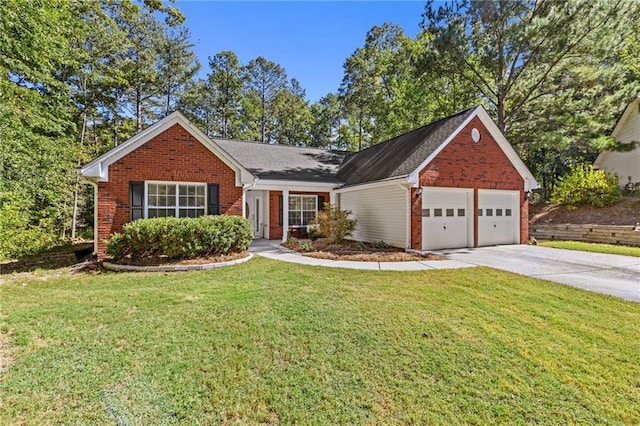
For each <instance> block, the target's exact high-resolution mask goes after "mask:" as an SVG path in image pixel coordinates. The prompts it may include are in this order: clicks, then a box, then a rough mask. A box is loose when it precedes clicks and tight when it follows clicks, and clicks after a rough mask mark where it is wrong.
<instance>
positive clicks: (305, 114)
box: [273, 78, 313, 146]
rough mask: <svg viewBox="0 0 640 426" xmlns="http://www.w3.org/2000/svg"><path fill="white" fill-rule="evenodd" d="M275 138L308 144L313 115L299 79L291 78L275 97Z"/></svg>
mask: <svg viewBox="0 0 640 426" xmlns="http://www.w3.org/2000/svg"><path fill="white" fill-rule="evenodd" d="M273 115H274V119H275V126H274V140H275V141H276V142H277V143H279V144H284V145H296V146H306V145H307V144H308V143H309V133H310V128H311V124H312V120H313V117H312V116H311V110H310V109H309V102H308V101H307V100H306V93H305V91H304V89H303V88H302V87H301V86H300V83H299V82H298V80H296V79H295V78H294V79H291V82H290V84H288V85H287V86H286V87H285V89H284V90H282V91H281V92H280V93H279V94H278V95H277V96H276V98H275V99H274V105H273Z"/></svg>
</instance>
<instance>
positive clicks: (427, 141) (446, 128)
mask: <svg viewBox="0 0 640 426" xmlns="http://www.w3.org/2000/svg"><path fill="white" fill-rule="evenodd" d="M79 173H80V174H81V175H82V176H84V178H85V179H86V180H87V181H89V182H90V183H93V184H94V186H95V188H96V196H95V200H96V207H95V208H96V215H95V217H96V224H95V229H96V230H97V235H96V252H97V254H98V256H100V257H104V254H105V243H104V240H106V239H108V238H109V236H110V235H111V234H112V233H113V232H119V231H121V230H122V226H123V224H125V223H126V222H129V221H131V220H135V219H138V218H149V217H157V216H178V217H184V216H197V215H201V214H234V215H244V216H245V217H247V218H248V219H249V220H250V222H251V224H252V226H253V229H254V232H255V237H256V238H268V239H272V240H273V239H275V240H280V239H281V240H286V239H287V237H288V236H289V235H291V234H292V233H296V231H297V230H300V229H305V228H306V225H307V224H308V223H309V222H310V221H311V220H312V219H313V218H315V216H316V214H317V212H318V210H319V209H321V208H322V206H323V203H324V202H327V201H328V202H331V203H332V204H336V205H338V206H339V207H340V208H341V209H347V210H351V211H352V215H353V217H354V218H355V219H357V221H358V223H357V227H356V230H355V233H354V238H355V239H358V240H362V241H377V240H382V241H385V242H387V243H389V244H391V245H393V246H397V247H403V248H411V249H416V250H430V249H440V248H456V247H476V246H483V245H495V244H517V243H525V242H526V241H527V239H528V204H527V197H528V193H529V192H530V191H531V190H532V189H536V188H538V184H537V183H536V181H535V179H534V178H533V176H532V175H531V173H530V172H529V170H528V169H527V168H526V166H525V165H524V163H523V162H522V161H521V160H520V159H519V158H518V156H517V154H516V153H515V151H514V150H513V148H512V147H511V145H509V143H508V142H507V141H506V139H505V138H504V136H503V135H502V133H501V132H500V131H499V129H498V128H497V126H496V125H495V124H494V123H493V121H492V120H491V118H490V117H489V115H488V114H487V112H486V111H485V110H484V109H483V108H482V107H475V108H471V109H468V110H466V111H463V112H461V113H458V114H455V115H453V116H450V117H448V118H445V119H442V120H439V121H437V122H435V123H432V124H429V125H427V126H424V127H421V128H419V129H416V130H414V131H411V132H409V133H406V134H404V135H401V136H398V137H396V138H393V139H391V140H389V141H386V142H383V143H381V144H378V145H375V146H372V147H371V148H368V149H365V150H362V151H360V152H358V153H352V154H348V153H344V152H331V151H326V150H321V149H315V148H299V147H291V146H285V145H268V144H261V143H253V142H240V141H232V140H224V139H216V138H213V139H212V138H209V137H207V136H206V135H205V134H203V133H202V132H201V131H200V130H198V129H197V128H196V127H195V126H194V125H193V124H191V123H190V122H189V121H188V120H187V119H186V118H185V117H184V116H183V115H182V114H180V113H177V112H175V113H173V114H171V115H169V116H167V117H166V118H164V119H163V120H160V121H159V122H157V123H155V124H154V125H152V126H151V127H149V128H147V129H146V130H144V131H142V132H140V133H138V134H137V135H135V136H134V137H133V138H131V139H129V140H128V141H126V142H124V143H123V144H121V145H119V146H117V147H116V148H114V149H112V150H111V151H109V152H107V153H106V154H104V155H102V156H101V157H99V158H97V159H95V160H94V161H92V162H90V163H88V164H87V165H85V166H83V167H81V168H80V169H79Z"/></svg>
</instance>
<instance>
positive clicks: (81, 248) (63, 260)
mask: <svg viewBox="0 0 640 426" xmlns="http://www.w3.org/2000/svg"><path fill="white" fill-rule="evenodd" d="M92 252H93V242H83V243H76V244H66V245H63V246H59V247H55V248H52V249H48V250H46V251H43V252H41V253H37V254H34V255H32V256H28V257H23V258H20V259H14V260H3V261H0V275H3V274H13V273H17V272H31V271H35V270H36V269H58V268H64V267H67V266H72V265H75V264H76V263H78V262H82V261H84V260H87V259H89V258H91V257H92Z"/></svg>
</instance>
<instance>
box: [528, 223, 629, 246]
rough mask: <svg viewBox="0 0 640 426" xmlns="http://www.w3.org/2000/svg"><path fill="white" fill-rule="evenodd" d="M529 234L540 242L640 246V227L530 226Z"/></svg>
mask: <svg viewBox="0 0 640 426" xmlns="http://www.w3.org/2000/svg"><path fill="white" fill-rule="evenodd" d="M529 233H530V235H531V236H533V237H535V238H536V239H539V240H569V241H584V242H588V243H605V244H622V245H626V246H640V226H619V225H569V224H567V225H529Z"/></svg>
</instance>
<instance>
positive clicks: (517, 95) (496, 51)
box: [421, 0, 637, 169]
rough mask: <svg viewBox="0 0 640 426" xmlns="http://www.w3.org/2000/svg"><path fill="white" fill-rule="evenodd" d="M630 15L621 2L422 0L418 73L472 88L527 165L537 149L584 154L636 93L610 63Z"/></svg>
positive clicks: (633, 12) (630, 5)
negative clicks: (438, 1)
mask: <svg viewBox="0 0 640 426" xmlns="http://www.w3.org/2000/svg"><path fill="white" fill-rule="evenodd" d="M633 16H637V4H636V3H634V2H628V1H625V0H612V1H608V0H593V1H591V0H589V1H586V0H569V1H565V2H552V1H534V0H513V1H503V0H493V1H467V0H460V1H455V2H452V3H447V4H445V5H441V6H438V7H436V5H435V2H433V1H429V3H428V4H427V7H426V9H425V14H424V21H423V23H422V26H423V29H424V31H425V33H427V34H428V37H426V38H425V41H426V42H427V47H428V48H427V49H426V50H425V54H424V55H423V58H422V59H423V61H422V63H421V69H422V70H423V71H425V72H426V71H428V70H431V69H440V72H442V73H449V74H451V75H455V76H456V77H457V78H459V79H461V80H464V81H466V82H467V83H469V84H471V85H472V86H473V88H474V90H475V91H476V92H477V93H478V94H479V95H480V99H481V100H482V102H483V103H484V104H485V106H486V107H487V109H488V110H489V111H490V112H491V114H492V115H493V116H494V118H495V120H496V123H497V125H498V127H499V128H500V129H501V130H502V131H503V132H504V133H506V134H507V135H508V136H509V137H510V139H511V140H512V142H514V143H515V144H516V145H518V147H519V148H520V151H521V154H523V155H524V157H525V158H526V159H527V160H529V161H528V163H529V166H530V167H532V168H534V169H535V167H536V166H537V164H536V163H534V162H533V161H531V160H533V158H534V157H535V156H536V155H535V154H534V152H535V151H536V150H537V149H543V150H547V149H549V148H551V149H553V150H555V151H558V152H562V151H566V152H574V153H576V152H583V153H585V154H588V155H587V157H589V156H591V157H592V156H593V155H594V152H595V148H594V147H593V145H592V146H591V148H589V145H590V143H591V142H592V141H593V140H595V139H596V138H597V135H601V134H603V133H604V132H606V129H607V128H608V127H609V126H610V123H611V122H612V113H611V111H617V110H618V108H617V105H618V104H619V103H620V100H621V99H622V98H625V97H627V96H628V93H629V91H633V90H634V89H631V88H630V87H629V86H628V85H627V83H628V82H627V81H625V78H624V72H623V71H622V70H621V69H620V67H619V66H618V65H617V62H618V59H617V58H618V53H619V51H620V47H621V45H622V41H623V40H624V39H625V34H627V33H628V31H629V28H630V18H631V17H633ZM570 144H574V145H575V144H578V145H582V148H581V147H579V146H574V148H573V149H568V146H569V145H570ZM587 151H588V152H587ZM567 161H571V160H570V158H565V159H562V160H560V162H565V163H566V162H567Z"/></svg>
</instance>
